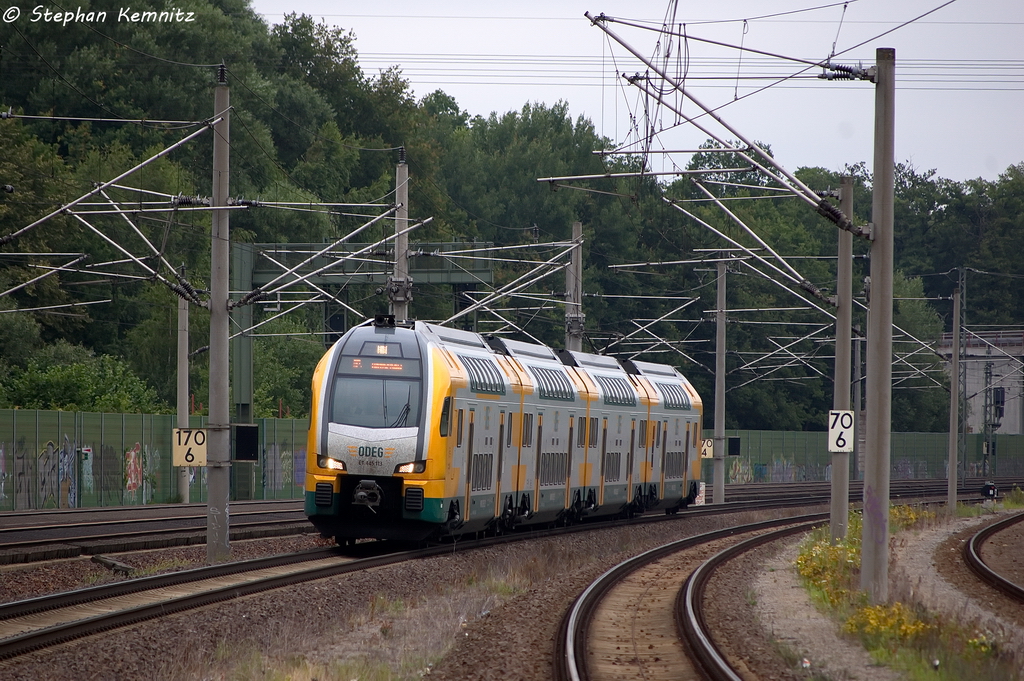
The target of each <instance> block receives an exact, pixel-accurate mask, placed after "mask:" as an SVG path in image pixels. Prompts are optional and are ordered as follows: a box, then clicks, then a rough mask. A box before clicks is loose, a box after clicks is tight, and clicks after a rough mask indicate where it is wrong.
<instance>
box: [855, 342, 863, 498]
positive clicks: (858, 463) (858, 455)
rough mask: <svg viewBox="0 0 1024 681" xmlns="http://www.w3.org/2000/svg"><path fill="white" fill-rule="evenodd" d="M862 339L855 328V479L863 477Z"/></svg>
mask: <svg viewBox="0 0 1024 681" xmlns="http://www.w3.org/2000/svg"><path fill="white" fill-rule="evenodd" d="M863 340H864V339H863V338H861V337H860V326H858V327H857V337H856V338H854V339H853V413H854V418H853V461H854V468H855V469H856V471H857V479H860V478H863V477H864V470H863V469H864V466H863V464H862V461H863V458H862V457H863V452H861V448H860V436H861V434H862V433H863V432H864V428H863V427H862V426H861V423H860V415H861V411H862V410H863V409H864V405H863V400H862V399H861V396H862V395H863V393H864V390H863V386H862V385H861V383H862V382H863V379H862V377H861V375H860V368H861V366H862V364H861V355H860V350H861V348H860V345H861V342H862V341H863Z"/></svg>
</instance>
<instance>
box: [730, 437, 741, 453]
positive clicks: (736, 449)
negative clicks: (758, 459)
mask: <svg viewBox="0 0 1024 681" xmlns="http://www.w3.org/2000/svg"><path fill="white" fill-rule="evenodd" d="M728 440H729V445H728V449H727V451H728V452H729V456H739V455H740V439H739V438H738V437H730V438H728Z"/></svg>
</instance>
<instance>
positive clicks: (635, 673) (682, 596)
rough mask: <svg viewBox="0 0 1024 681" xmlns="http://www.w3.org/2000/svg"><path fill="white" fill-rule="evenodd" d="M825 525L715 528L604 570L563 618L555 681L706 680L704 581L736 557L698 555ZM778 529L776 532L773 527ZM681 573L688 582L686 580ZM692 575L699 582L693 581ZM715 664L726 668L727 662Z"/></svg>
mask: <svg viewBox="0 0 1024 681" xmlns="http://www.w3.org/2000/svg"><path fill="white" fill-rule="evenodd" d="M827 520H828V514H827V513H824V514H815V515H811V516H799V517H790V518H781V519H777V520H770V521H764V522H760V523H753V524H750V525H742V526H737V527H733V528H726V529H723V530H716V531H714V532H709V533H706V534H702V535H697V536H694V537H688V538H686V539H682V540H679V541H677V542H672V543H670V544H666V545H664V546H661V547H658V548H656V549H653V550H651V551H648V552H646V553H643V554H640V555H639V556H636V557H634V558H631V559H629V560H627V561H624V562H622V563H620V564H619V565H617V566H615V567H613V568H611V569H610V570H608V571H607V572H605V573H604V574H603V575H601V577H599V578H598V579H597V580H595V581H594V582H593V583H592V584H591V585H590V586H589V587H588V588H587V589H586V590H585V591H584V592H583V593H582V594H581V595H580V596H579V598H577V600H576V601H575V602H574V603H573V606H572V607H571V608H570V609H569V610H568V611H567V613H566V615H565V617H564V618H563V620H562V624H561V627H560V630H559V636H558V638H557V639H556V652H555V675H556V678H558V679H560V680H562V681H599V680H601V679H612V678H614V679H630V678H637V679H652V680H653V679H703V678H706V676H707V675H708V674H710V673H712V672H711V671H709V667H708V666H706V665H708V663H707V662H705V660H711V661H712V663H713V661H715V660H721V659H722V656H721V654H720V653H719V652H718V651H717V648H716V647H715V646H714V643H713V640H712V638H711V636H710V634H709V633H708V632H707V631H706V629H707V628H706V626H705V625H704V618H703V614H702V610H701V607H702V606H701V593H702V590H703V588H704V585H705V584H706V582H707V576H709V575H710V573H711V572H713V570H714V568H715V567H716V566H717V565H718V564H720V563H721V562H724V561H725V560H728V559H729V558H730V557H732V556H733V555H735V553H729V551H730V550H733V549H727V550H725V551H722V552H721V553H718V554H717V555H716V556H715V557H714V558H712V559H709V560H708V561H707V562H704V558H705V554H709V553H712V552H713V551H715V550H718V549H721V548H722V547H723V546H724V545H728V544H732V545H734V546H742V547H744V548H741V549H739V552H742V551H744V550H748V549H749V548H753V546H755V545H758V544H760V543H764V542H767V541H774V540H776V539H779V538H781V537H783V536H788V535H790V534H793V533H796V532H803V531H806V530H808V529H810V528H811V527H813V526H814V525H816V524H820V523H822V522H826V521H827ZM780 526H782V527H783V529H776V528H779V527H780ZM751 533H753V534H755V536H754V537H753V538H752V539H748V540H746V541H744V542H740V543H739V544H737V543H736V542H735V538H736V537H739V536H744V535H749V534H751ZM687 575H692V576H691V577H690V578H689V579H688V580H687ZM699 575H703V577H701V578H699V579H695V578H694V576H699ZM684 580H687V581H686V583H685V585H684V586H682V588H681V585H683V583H684ZM694 660H699V661H700V662H699V665H700V666H698V665H697V664H695V662H694ZM722 666H723V667H724V668H725V669H728V665H727V664H723V665H722ZM710 669H713V666H712V667H710ZM712 678H733V679H735V678H738V677H735V676H733V677H728V676H724V677H720V676H712Z"/></svg>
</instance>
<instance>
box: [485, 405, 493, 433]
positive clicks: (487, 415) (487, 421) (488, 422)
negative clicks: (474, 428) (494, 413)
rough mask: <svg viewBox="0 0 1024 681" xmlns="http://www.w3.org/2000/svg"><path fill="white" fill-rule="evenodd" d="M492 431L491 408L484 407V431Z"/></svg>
mask: <svg viewBox="0 0 1024 681" xmlns="http://www.w3.org/2000/svg"><path fill="white" fill-rule="evenodd" d="M490 429H491V408H490V407H489V406H488V407H484V430H490Z"/></svg>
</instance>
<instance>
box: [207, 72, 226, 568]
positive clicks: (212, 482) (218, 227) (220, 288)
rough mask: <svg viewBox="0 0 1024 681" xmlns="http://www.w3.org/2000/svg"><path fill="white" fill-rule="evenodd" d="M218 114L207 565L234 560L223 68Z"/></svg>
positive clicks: (212, 249)
mask: <svg viewBox="0 0 1024 681" xmlns="http://www.w3.org/2000/svg"><path fill="white" fill-rule="evenodd" d="M213 93H214V94H213V113H214V116H215V117H220V118H221V121H220V122H219V123H217V124H215V125H214V126H213V205H212V207H213V210H212V211H211V213H212V218H211V220H212V229H211V238H210V418H209V421H208V422H207V426H206V427H207V429H208V430H207V438H206V447H207V456H206V465H207V472H206V480H207V487H206V489H207V507H206V561H207V562H208V563H211V564H212V563H218V562H221V561H225V560H227V559H228V558H230V556H231V537H230V527H229V518H228V497H229V492H230V482H231V420H230V416H229V405H228V400H229V394H228V393H229V391H228V331H229V326H228V295H229V291H228V269H229V265H228V263H229V257H230V238H231V233H230V229H229V226H228V213H229V211H228V210H226V206H227V204H228V178H229V170H230V167H229V159H230V156H229V153H230V133H231V130H230V126H229V116H230V108H231V93H230V90H229V89H228V81H227V68H226V67H225V66H224V65H223V64H221V65H220V67H219V68H218V69H217V85H216V86H215V87H214V90H213Z"/></svg>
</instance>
